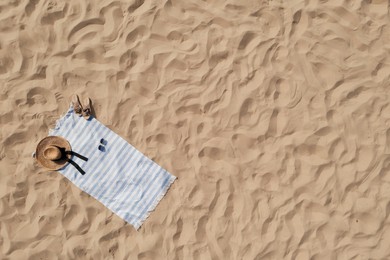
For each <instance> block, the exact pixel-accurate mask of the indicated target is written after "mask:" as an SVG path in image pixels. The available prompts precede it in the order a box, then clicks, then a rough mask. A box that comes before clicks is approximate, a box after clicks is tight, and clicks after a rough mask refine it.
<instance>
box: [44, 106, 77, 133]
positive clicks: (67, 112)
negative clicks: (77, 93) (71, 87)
mask: <svg viewBox="0 0 390 260" xmlns="http://www.w3.org/2000/svg"><path fill="white" fill-rule="evenodd" d="M72 113H73V106H72V103H70V106H69V109H68V111H66V112H65V114H63V115H61V116H60V118H58V119H57V120H56V125H55V126H54V127H53V128H50V129H49V135H53V132H54V131H56V130H58V129H60V127H61V126H62V124H63V123H64V121H65V120H66V119H67V118H68V117H70V116H71V114H72Z"/></svg>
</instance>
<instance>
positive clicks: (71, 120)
mask: <svg viewBox="0 0 390 260" xmlns="http://www.w3.org/2000/svg"><path fill="white" fill-rule="evenodd" d="M49 135H56V136H62V137H64V138H65V139H67V140H68V141H69V143H70V144H71V146H72V150H73V151H74V152H76V153H78V154H81V155H82V156H85V157H87V158H88V161H87V162H85V161H83V160H81V159H80V158H78V157H76V156H72V160H73V161H74V162H76V163H77V164H78V165H79V166H80V168H82V169H83V170H84V171H85V175H81V174H80V173H79V172H78V170H77V169H76V168H75V167H74V166H73V165H70V164H68V165H66V166H65V167H64V168H62V169H60V170H59V172H60V173H61V174H63V175H64V176H65V177H66V178H67V179H69V180H70V181H71V182H73V183H74V184H75V185H76V186H77V187H79V188H80V189H81V190H83V191H85V192H86V193H88V194H90V195H91V196H92V197H94V198H95V199H97V200H98V201H100V202H101V203H102V204H103V205H105V206H106V207H107V208H109V209H110V210H111V211H112V212H114V213H115V214H117V215H118V216H120V217H121V218H123V219H124V220H125V221H126V222H128V223H130V224H131V225H133V226H134V227H135V228H136V229H138V228H139V227H140V226H141V225H142V223H143V222H144V221H145V219H146V218H147V217H148V216H149V214H150V212H151V211H153V210H154V209H155V207H156V206H157V204H158V202H159V201H160V200H161V198H162V197H163V196H164V195H165V193H166V192H167V190H168V189H169V187H170V186H171V184H172V183H173V182H174V180H175V179H176V177H175V176H173V175H171V174H170V173H169V172H167V171H166V170H165V169H163V168H161V167H160V166H159V165H158V164H156V163H155V162H153V161H152V160H150V159H149V158H147V157H146V156H145V155H144V154H142V153H141V152H139V151H138V150H137V149H136V148H134V147H133V146H132V145H131V144H129V143H128V142H127V141H126V140H124V139H123V138H122V137H120V136H119V135H117V134H116V133H114V132H113V131H111V130H110V129H109V128H108V127H106V126H104V125H103V124H101V123H100V122H99V121H97V120H96V119H95V118H91V119H90V120H88V121H87V120H85V119H84V118H83V117H79V116H78V115H76V114H75V113H74V110H73V108H72V107H70V109H69V110H68V112H67V113H66V114H65V116H63V117H62V118H60V119H59V120H58V121H57V125H56V127H55V128H54V129H53V130H52V131H51V132H50V133H49ZM102 138H103V139H104V140H106V141H107V144H106V145H105V149H106V150H105V151H104V152H102V151H100V150H99V149H98V146H99V145H100V140H101V139H102Z"/></svg>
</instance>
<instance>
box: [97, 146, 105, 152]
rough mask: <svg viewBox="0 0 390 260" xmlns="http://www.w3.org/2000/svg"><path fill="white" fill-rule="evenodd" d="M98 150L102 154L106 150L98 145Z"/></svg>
mask: <svg viewBox="0 0 390 260" xmlns="http://www.w3.org/2000/svg"><path fill="white" fill-rule="evenodd" d="M98 149H99V150H100V151H102V152H104V151H105V150H106V149H105V148H104V147H103V146H102V145H99V147H98Z"/></svg>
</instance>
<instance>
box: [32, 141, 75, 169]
mask: <svg viewBox="0 0 390 260" xmlns="http://www.w3.org/2000/svg"><path fill="white" fill-rule="evenodd" d="M49 146H57V147H59V148H64V149H65V151H66V152H71V151H72V148H71V146H70V143H69V142H68V141H67V140H66V139H65V138H63V137H60V136H48V137H45V138H43V139H42V140H41V141H40V142H39V143H38V145H37V149H36V151H35V158H36V160H37V162H38V164H39V165H40V166H42V167H44V168H46V169H49V170H54V171H56V170H59V169H61V168H63V167H65V165H67V164H68V163H69V160H70V159H71V157H72V155H71V154H70V153H66V154H65V156H64V157H63V158H61V159H59V160H56V161H52V160H49V159H46V158H45V156H43V152H44V151H45V149H46V148H47V147H49Z"/></svg>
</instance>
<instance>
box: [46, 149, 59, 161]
mask: <svg viewBox="0 0 390 260" xmlns="http://www.w3.org/2000/svg"><path fill="white" fill-rule="evenodd" d="M43 156H44V157H45V158H46V159H48V160H51V161H55V160H59V159H61V157H62V154H61V151H60V149H59V148H58V147H57V146H54V145H49V146H48V147H46V148H45V150H44V151H43Z"/></svg>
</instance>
